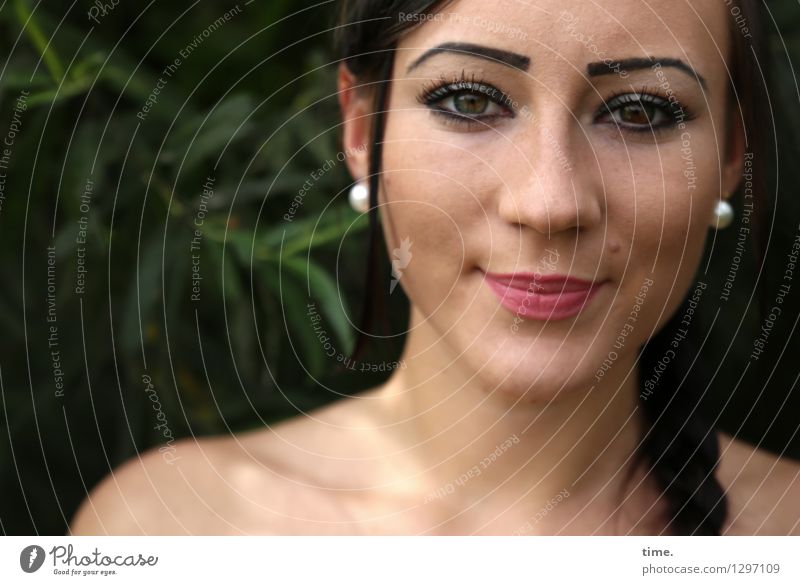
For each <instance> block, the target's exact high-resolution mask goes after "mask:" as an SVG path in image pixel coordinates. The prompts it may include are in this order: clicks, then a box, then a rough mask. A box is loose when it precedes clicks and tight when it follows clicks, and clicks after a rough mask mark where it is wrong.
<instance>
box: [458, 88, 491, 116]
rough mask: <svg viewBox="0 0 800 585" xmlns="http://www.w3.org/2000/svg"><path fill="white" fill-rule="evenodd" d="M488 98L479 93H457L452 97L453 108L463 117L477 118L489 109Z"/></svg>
mask: <svg viewBox="0 0 800 585" xmlns="http://www.w3.org/2000/svg"><path fill="white" fill-rule="evenodd" d="M489 103H490V101H489V98H488V97H487V96H485V95H482V94H479V93H469V92H464V93H459V94H456V95H454V96H453V108H454V109H455V111H456V112H458V113H459V114H464V115H465V116H479V115H481V114H483V113H485V112H486V110H487V109H488V107H489Z"/></svg>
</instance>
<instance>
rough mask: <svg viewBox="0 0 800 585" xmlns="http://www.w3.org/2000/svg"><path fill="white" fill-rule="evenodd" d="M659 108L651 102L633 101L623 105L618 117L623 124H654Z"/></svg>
mask: <svg viewBox="0 0 800 585" xmlns="http://www.w3.org/2000/svg"><path fill="white" fill-rule="evenodd" d="M658 114H659V109H658V108H657V107H655V106H654V105H652V104H644V103H641V102H639V103H634V104H628V105H626V106H623V107H622V108H620V110H619V119H620V121H621V122H623V123H625V124H633V125H635V126H643V125H655V124H654V123H653V121H654V120H656V118H657V117H658Z"/></svg>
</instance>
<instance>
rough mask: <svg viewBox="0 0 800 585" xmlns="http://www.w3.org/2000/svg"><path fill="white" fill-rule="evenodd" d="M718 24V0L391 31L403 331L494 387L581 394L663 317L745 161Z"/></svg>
mask: <svg viewBox="0 0 800 585" xmlns="http://www.w3.org/2000/svg"><path fill="white" fill-rule="evenodd" d="M403 17H404V16H403V15H401V18H403ZM730 18H731V17H730V15H729V13H728V9H727V8H726V7H725V5H724V3H723V2H719V1H717V0H708V1H702V2H700V1H698V2H692V3H691V5H690V3H688V2H661V3H645V2H644V1H643V0H609V1H599V2H586V1H585V0H564V1H562V2H559V3H557V5H554V4H553V3H551V2H545V1H537V0H532V1H530V2H524V3H523V2H515V1H511V0H509V1H499V2H491V3H489V2H484V1H482V0H457V1H456V2H453V3H451V4H450V5H448V6H446V7H445V8H444V9H443V11H442V12H440V13H438V14H437V15H436V16H435V18H432V19H431V20H428V21H426V22H424V23H423V24H421V25H420V26H419V27H418V28H416V29H414V30H413V31H412V32H410V33H409V34H407V35H406V36H405V37H404V38H403V39H402V40H401V42H400V43H399V45H398V50H397V53H396V61H395V65H394V74H393V81H392V84H391V89H390V93H389V104H388V109H389V113H388V116H387V119H386V132H385V145H384V154H383V177H382V190H381V193H380V196H379V197H380V203H381V208H380V214H381V218H382V223H383V226H384V232H385V234H386V238H387V247H388V250H389V253H390V258H392V259H393V260H395V261H396V262H398V258H399V263H398V268H399V269H400V270H399V276H400V278H399V282H400V284H401V285H402V287H403V288H404V289H405V291H406V293H407V294H408V296H409V298H410V299H411V301H412V303H413V305H414V307H415V310H416V311H417V312H418V314H419V315H420V316H421V317H422V319H423V322H422V323H421V324H416V326H419V327H429V328H432V329H433V330H434V331H435V333H436V335H437V336H438V337H439V338H440V339H441V341H442V342H443V343H444V344H445V347H446V348H447V350H448V352H449V355H450V356H451V359H453V360H456V359H457V360H459V361H460V362H461V363H462V364H463V365H466V366H468V367H469V368H470V369H471V370H474V371H478V372H479V376H480V377H481V379H482V380H483V381H484V384H485V385H486V386H487V387H488V389H490V390H494V389H498V390H502V391H503V392H507V393H509V394H510V395H512V396H514V397H518V396H521V395H522V394H523V393H525V392H528V394H527V395H526V398H527V399H531V400H540V399H548V398H550V397H552V395H553V394H555V393H556V392H558V391H559V389H561V388H562V386H564V388H563V390H562V391H569V389H570V388H576V389H584V390H585V389H587V388H588V387H589V386H591V385H592V384H594V383H595V382H596V381H597V380H598V379H600V377H599V376H598V371H603V364H604V362H605V363H606V366H608V365H609V364H610V363H614V362H619V361H624V358H625V357H626V356H627V357H628V358H630V357H631V356H633V355H635V353H636V351H637V350H638V349H639V347H640V346H641V344H642V343H644V341H646V340H647V338H649V337H651V336H652V335H653V334H654V333H655V332H656V331H657V330H658V329H659V328H660V327H661V326H662V325H663V324H664V323H665V322H666V321H667V320H669V318H670V317H671V316H672V315H673V314H674V312H675V311H676V309H677V307H678V305H679V304H680V303H681V301H682V299H683V298H684V296H685V295H686V293H687V292H688V289H689V287H690V286H691V284H692V282H693V279H694V277H695V273H696V269H697V267H698V264H699V260H700V257H701V254H702V248H703V245H704V240H705V237H706V235H707V232H708V229H709V224H710V221H711V219H712V210H713V208H714V205H715V204H716V202H717V201H718V200H719V198H720V195H722V196H723V197H727V196H729V195H730V193H731V192H732V191H733V190H735V188H736V187H737V185H738V178H739V175H740V173H741V161H742V158H743V152H742V151H741V146H740V143H741V139H740V133H739V130H738V128H739V126H738V125H737V124H731V123H730V120H734V119H735V117H733V116H731V115H729V114H731V113H732V111H730V112H729V108H727V106H726V104H727V99H728V96H729V73H728V69H727V67H726V64H725V63H726V60H727V59H728V54H729V51H730V45H731V43H732V39H731V38H730V34H731V32H730V28H729V20H730ZM651 58H652V60H651ZM362 138H363V139H364V140H368V138H367V137H366V135H365V136H363V137H362ZM353 139H354V140H355V141H358V138H357V137H355V138H353ZM351 169H353V171H354V173H355V174H356V175H360V176H361V177H363V176H365V175H366V172H367V168H366V162H364V161H361V163H359V161H355V162H353V163H352V164H351ZM406 239H407V243H406V245H405V246H404V245H403V243H402V242H403V240H406ZM409 244H410V247H409ZM395 250H405V252H402V251H400V252H398V253H397V254H393V252H394V251H395ZM487 274H488V277H487ZM510 274H515V275H516V276H515V277H514V278H513V279H509V278H505V279H504V278H502V275H506V276H508V275H510ZM551 275H562V276H563V275H566V276H569V277H574V278H579V279H583V280H584V281H590V282H593V283H595V285H594V287H593V288H591V289H589V291H590V292H591V294H590V295H588V296H587V289H586V288H585V286H584V287H583V289H582V290H581V284H580V283H578V284H577V285H574V288H575V289H576V290H577V292H570V291H571V290H572V289H573V284H574V283H573V284H568V285H566V286H564V285H563V283H561V282H555V284H552V283H550V284H546V282H547V281H548V278H549V277H550V276H551ZM553 286H554V287H555V288H556V290H557V291H562V287H563V293H562V294H561V300H560V301H559V300H558V296H559V295H558V294H557V293H556V294H552V291H550V294H545V293H546V292H548V291H547V290H546V288H545V287H553ZM706 294H708V295H710V294H712V293H711V292H710V291H709V292H708V293H706ZM554 299H555V300H554ZM587 299H588V300H587ZM584 300H586V303H585V304H584V305H583V307H582V309H581V307H580V305H581V303H582V302H583V301H584ZM548 316H549V319H548V318H547V317H548ZM628 363H630V362H628ZM447 365H448V364H442V367H443V368H444V367H445V366H447ZM603 373H604V374H605V375H606V377H608V376H607V374H606V373H605V372H603Z"/></svg>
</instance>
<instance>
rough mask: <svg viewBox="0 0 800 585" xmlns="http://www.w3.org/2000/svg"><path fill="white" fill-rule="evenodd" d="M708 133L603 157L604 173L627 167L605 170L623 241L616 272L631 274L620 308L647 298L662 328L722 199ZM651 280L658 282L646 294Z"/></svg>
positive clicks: (612, 217)
mask: <svg viewBox="0 0 800 585" xmlns="http://www.w3.org/2000/svg"><path fill="white" fill-rule="evenodd" d="M708 134H709V137H708V139H706V135H705V134H703V135H701V133H700V132H697V131H695V132H693V133H692V139H691V140H681V139H678V140H676V141H674V142H670V143H668V144H662V145H659V147H658V148H655V147H654V146H648V147H643V146H641V145H638V147H637V149H635V150H634V149H633V148H631V149H629V153H630V158H628V157H627V156H626V157H625V158H624V159H621V158H620V157H618V156H617V154H616V153H612V154H607V156H606V158H605V159H604V160H603V161H602V164H603V169H604V171H605V170H606V169H624V170H614V171H610V172H606V173H605V179H606V181H605V183H606V192H607V199H606V201H607V205H608V215H607V222H608V225H609V230H610V231H611V232H613V233H614V234H616V235H617V236H618V237H619V238H620V240H621V241H622V242H624V244H623V250H624V253H623V254H621V256H622V257H620V258H619V262H620V265H619V266H617V270H615V272H616V273H617V274H623V273H625V275H626V276H625V277H624V281H623V283H622V289H623V290H624V291H625V294H624V295H623V296H622V299H623V302H622V304H621V305H620V307H621V310H622V311H623V313H626V314H627V311H628V310H629V309H630V306H631V299H635V298H636V297H637V295H638V296H639V297H642V296H646V297H647V302H646V304H645V306H644V307H643V308H642V311H643V312H642V317H643V318H644V319H642V321H646V322H647V323H656V322H658V328H659V329H660V327H661V325H663V323H665V322H666V321H667V320H668V319H669V317H670V316H671V315H672V314H673V313H674V311H675V310H676V309H677V308H678V307H679V306H680V303H681V301H682V300H683V296H684V294H685V292H686V291H687V290H688V289H689V288H690V287H691V285H692V282H693V279H694V277H695V275H696V273H697V269H698V265H699V262H700V260H701V258H702V252H703V246H704V245H705V241H706V237H707V234H708V230H709V228H710V220H711V215H712V209H713V206H714V205H715V202H716V200H717V199H718V197H719V184H720V172H719V156H718V154H717V153H716V150H715V148H716V147H715V141H714V137H713V134H711V133H708ZM606 152H607V153H610V152H611V151H606ZM647 279H650V280H652V282H653V285H652V286H650V287H649V288H648V290H647V291H646V293H645V294H644V295H643V294H642V290H641V289H642V287H643V283H644V282H645V281H646V280H647ZM644 329H647V327H645V328H642V332H641V333H642V334H644ZM643 340H644V339H642V341H643Z"/></svg>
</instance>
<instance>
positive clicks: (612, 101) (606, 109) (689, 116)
mask: <svg viewBox="0 0 800 585" xmlns="http://www.w3.org/2000/svg"><path fill="white" fill-rule="evenodd" d="M625 98H627V99H625ZM636 103H644V104H652V105H657V106H659V107H662V108H663V110H664V112H665V113H667V115H669V116H670V118H671V120H670V121H669V122H667V123H665V124H660V125H658V126H651V125H650V126H642V127H641V128H637V127H633V126H623V125H620V127H621V128H622V129H623V130H625V131H628V132H651V133H652V132H661V131H664V130H668V129H670V128H673V127H675V126H676V125H678V124H679V123H681V122H683V123H685V122H690V121H691V120H694V118H695V115H694V114H693V113H692V112H691V111H690V110H689V109H688V108H686V107H685V106H684V105H683V104H681V103H680V102H679V101H678V100H677V99H674V100H670V99H669V96H668V95H665V94H664V93H662V92H661V91H659V89H658V88H651V87H648V86H643V87H642V88H641V89H640V90H638V91H633V92H631V91H618V92H615V93H613V94H612V95H610V96H609V97H608V98H607V99H606V100H604V103H603V104H601V105H600V109H599V110H598V113H597V115H596V119H597V118H599V117H600V116H602V115H605V114H611V113H613V111H614V109H615V107H616V106H624V105H627V104H636Z"/></svg>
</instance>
